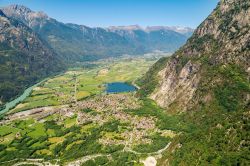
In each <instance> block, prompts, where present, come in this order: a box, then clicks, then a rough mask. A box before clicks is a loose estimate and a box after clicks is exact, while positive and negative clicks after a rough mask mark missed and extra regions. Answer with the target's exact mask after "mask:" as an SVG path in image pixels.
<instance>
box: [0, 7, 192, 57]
mask: <svg viewBox="0 0 250 166" xmlns="http://www.w3.org/2000/svg"><path fill="white" fill-rule="evenodd" d="M2 11H3V12H4V13H5V14H6V15H7V16H8V17H11V18H14V19H16V20H18V21H21V22H23V23H24V24H26V25H27V26H29V27H30V28H31V29H33V30H34V31H35V32H36V33H37V34H39V35H40V36H41V37H42V38H43V39H44V40H45V41H46V42H47V43H49V44H50V46H51V47H52V48H53V49H54V50H55V52H56V53H58V54H59V55H61V56H62V57H63V58H64V59H67V60H70V61H75V60H93V59H94V60H95V59H99V58H104V57H110V56H121V55H123V54H143V53H147V52H152V51H154V50H160V51H164V52H174V51H175V50H176V49H178V48H179V47H180V46H181V45H183V44H184V43H185V41H186V40H187V38H188V37H189V36H190V34H191V33H192V32H193V29H191V28H183V30H184V31H183V30H181V31H180V30H178V27H175V28H173V27H172V28H167V27H160V26H159V27H157V28H153V27H151V28H150V27H148V28H146V29H143V28H140V27H139V26H120V27H109V28H99V27H97V28H90V27H87V26H84V25H77V24H65V23H62V22H59V21H57V20H55V19H53V18H50V17H49V16H47V15H46V14H45V13H43V12H34V11H32V10H30V9H29V8H27V7H25V6H20V5H11V6H7V7H4V8H2ZM179 29H180V27H179ZM183 32H184V33H183Z"/></svg>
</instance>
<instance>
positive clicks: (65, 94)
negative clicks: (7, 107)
mask: <svg viewBox="0 0 250 166" xmlns="http://www.w3.org/2000/svg"><path fill="white" fill-rule="evenodd" d="M154 62H155V59H148V58H145V57H144V58H124V59H122V60H113V61H109V62H105V61H104V62H99V64H98V65H96V67H94V68H91V69H82V68H78V69H74V70H69V71H67V72H65V73H63V74H61V75H58V76H55V77H53V78H50V79H48V80H47V81H45V82H43V83H42V84H40V85H39V86H37V87H35V88H34V89H33V91H32V93H31V95H30V96H29V97H27V98H26V99H25V100H24V101H23V102H22V103H20V104H18V105H17V106H16V107H15V108H13V109H12V110H11V111H10V112H8V114H6V116H5V118H4V119H3V120H1V121H0V165H13V163H19V164H20V165H22V164H23V165H25V164H38V163H41V164H52V165H53V164H57V165H143V163H144V162H147V160H146V159H147V158H148V157H151V158H149V159H152V158H153V159H159V158H160V157H161V154H162V153H164V152H165V151H166V149H167V148H168V146H169V144H170V142H171V140H172V139H173V138H174V137H176V136H178V134H179V133H180V132H182V131H185V130H187V129H186V125H184V124H181V123H177V122H178V121H179V119H178V118H179V117H177V116H167V115H166V114H165V113H164V110H162V109H161V108H159V107H158V106H157V105H156V104H155V103H154V102H153V101H151V100H150V99H147V98H138V97H137V95H136V92H124V93H118V94H107V93H105V86H104V85H105V84H106V83H110V82H128V83H131V84H133V82H134V81H135V80H136V79H137V78H139V77H141V76H142V75H143V73H145V72H146V71H147V70H148V68H149V67H150V66H151V65H152V64H153V63H154Z"/></svg>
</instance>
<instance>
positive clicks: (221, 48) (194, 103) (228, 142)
mask: <svg viewBox="0 0 250 166" xmlns="http://www.w3.org/2000/svg"><path fill="white" fill-rule="evenodd" d="M249 63H250V1H245V0H221V1H220V3H219V4H218V6H217V7H216V9H215V10H214V11H213V12H212V13H211V14H210V16H209V17H208V18H207V19H206V20H205V21H204V22H203V23H202V24H201V25H200V26H199V27H198V28H197V29H196V30H195V32H194V34H193V36H192V37H191V38H190V39H189V40H188V42H187V43H186V44H185V45H184V46H183V47H182V48H181V49H179V50H178V51H177V52H176V53H175V54H174V55H173V56H172V57H171V58H163V59H160V60H159V61H158V62H157V63H156V64H155V65H154V66H153V67H152V68H151V69H150V70H149V71H148V73H147V74H146V75H145V76H144V77H143V78H142V79H141V80H140V81H138V82H139V84H140V85H141V87H142V88H141V90H140V95H142V96H143V95H144V96H147V95H148V96H150V98H152V99H154V100H155V101H156V102H157V103H158V104H159V105H160V106H162V107H164V108H165V109H166V110H167V111H166V112H168V113H174V114H175V113H181V112H182V113H181V114H180V115H181V116H183V121H186V122H188V123H191V124H193V125H194V127H193V128H192V129H190V131H189V132H187V133H183V134H181V135H180V137H179V138H178V139H176V141H175V142H174V143H173V144H172V146H171V148H172V150H173V151H172V152H173V153H171V152H169V153H168V154H166V156H165V159H162V160H161V161H160V162H161V164H166V163H168V164H171V165H179V164H180V165H249V161H250V158H249V155H248V154H249V125H250V124H249V118H250V117H249V110H250V107H249V106H250V102H249V100H250V98H249V96H250V84H249V76H250V67H249V66H250V64H249Z"/></svg>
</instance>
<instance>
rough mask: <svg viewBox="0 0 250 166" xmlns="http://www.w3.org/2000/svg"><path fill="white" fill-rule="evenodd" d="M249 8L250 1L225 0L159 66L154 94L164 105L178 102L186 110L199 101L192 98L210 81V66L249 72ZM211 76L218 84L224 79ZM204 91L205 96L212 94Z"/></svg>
mask: <svg viewBox="0 0 250 166" xmlns="http://www.w3.org/2000/svg"><path fill="white" fill-rule="evenodd" d="M249 12H250V11H249V2H243V1H221V4H219V5H218V7H217V8H216V9H215V10H214V11H213V13H212V14H211V15H210V16H209V17H208V18H207V19H206V20H205V21H204V22H203V23H202V24H201V25H200V26H199V27H198V28H197V29H196V31H195V32H194V34H193V36H192V37H191V38H190V39H189V40H188V42H187V43H186V44H185V45H184V46H183V47H182V48H181V49H180V50H178V51H177V52H176V53H175V54H174V55H173V56H172V57H171V59H170V60H169V61H168V62H167V63H166V65H165V67H164V68H163V69H162V70H159V72H158V76H159V84H158V86H157V87H156V89H155V90H154V92H153V93H151V94H150V97H151V98H152V99H154V100H156V101H157V102H158V104H159V105H161V106H162V107H165V108H169V107H170V106H171V105H173V104H175V105H178V106H180V109H179V110H180V111H184V110H186V109H187V106H189V105H193V104H194V102H195V103H196V102H197V100H196V99H195V101H193V100H192V99H194V97H195V96H196V95H197V93H198V92H199V91H197V90H199V88H202V87H203V86H201V85H202V84H204V81H208V78H207V77H208V76H207V74H208V70H210V69H211V70H212V69H214V70H218V71H217V73H219V70H223V71H224V70H226V69H227V68H237V67H238V68H240V69H241V70H242V72H249V48H250V47H249V46H250V45H249V36H250V33H249V32H250V31H249V24H250V19H249V17H250V16H249V15H250V14H249ZM232 66H233V67H232ZM215 68H216V69H215ZM205 76H206V79H205ZM211 79H213V80H211V81H212V82H216V85H217V84H218V83H219V82H220V80H217V78H216V77H215V76H213V78H211ZM209 86H211V85H209ZM204 94H205V96H204V99H205V98H209V96H210V95H211V94H210V93H204ZM199 97H201V95H199ZM245 97H246V96H245Z"/></svg>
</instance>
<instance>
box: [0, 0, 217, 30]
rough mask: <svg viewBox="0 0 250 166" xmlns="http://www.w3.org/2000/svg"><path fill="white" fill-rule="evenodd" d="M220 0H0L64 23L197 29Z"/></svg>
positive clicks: (95, 25)
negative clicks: (43, 13) (41, 13)
mask: <svg viewBox="0 0 250 166" xmlns="http://www.w3.org/2000/svg"><path fill="white" fill-rule="evenodd" d="M218 2H219V0H0V7H4V6H7V5H10V4H21V5H24V6H27V7H29V8H30V9H32V10H34V11H43V12H45V13H46V14H48V15H49V17H52V18H55V19H57V20H58V21H61V22H64V23H76V24H81V25H87V26H90V27H108V26H120V25H140V26H142V27H146V26H187V27H191V28H196V27H197V26H198V25H199V24H200V23H201V22H202V21H203V20H204V19H205V18H206V17H207V16H208V15H209V14H210V13H211V12H212V11H213V9H214V8H215V7H216V4H217V3H218Z"/></svg>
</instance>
